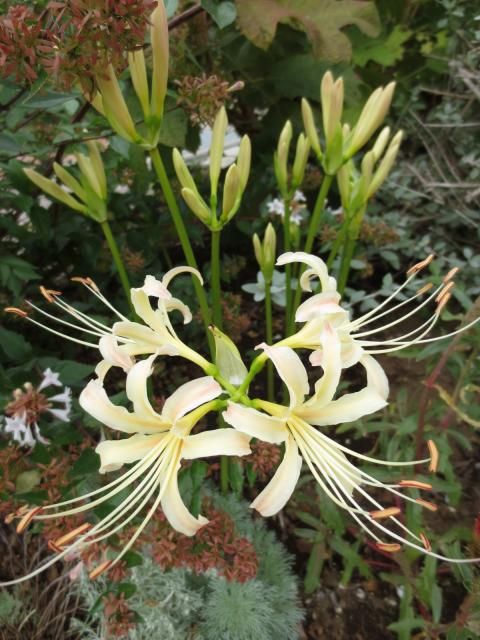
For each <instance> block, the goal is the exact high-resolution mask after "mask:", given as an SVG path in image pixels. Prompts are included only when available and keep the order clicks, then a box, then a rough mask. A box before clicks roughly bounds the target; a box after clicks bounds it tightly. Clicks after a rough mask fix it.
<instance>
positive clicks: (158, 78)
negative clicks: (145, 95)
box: [150, 0, 169, 120]
mask: <svg viewBox="0 0 480 640" xmlns="http://www.w3.org/2000/svg"><path fill="white" fill-rule="evenodd" d="M150 22H151V25H152V26H151V29H150V41H151V44H152V63H153V68H152V98H151V113H152V116H154V117H155V118H157V119H158V120H161V119H162V116H163V105H164V102H165V96H166V94H167V83H168V61H169V48H168V20H167V12H166V11H165V5H164V3H163V0H158V1H157V6H156V7H155V9H154V10H153V12H152V15H151V16H150Z"/></svg>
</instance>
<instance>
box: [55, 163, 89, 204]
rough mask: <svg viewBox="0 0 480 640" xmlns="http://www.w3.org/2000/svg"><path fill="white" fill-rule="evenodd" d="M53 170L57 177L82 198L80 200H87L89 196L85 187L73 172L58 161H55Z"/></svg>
mask: <svg viewBox="0 0 480 640" xmlns="http://www.w3.org/2000/svg"><path fill="white" fill-rule="evenodd" d="M53 170H54V172H55V175H56V176H57V178H58V179H59V180H61V181H62V182H63V184H65V185H66V186H67V187H68V188H69V189H71V190H72V191H73V193H74V194H75V195H76V196H77V198H80V200H82V201H83V202H85V200H86V197H87V196H86V193H85V189H84V188H83V187H82V185H81V184H80V183H79V181H78V180H77V179H76V178H74V177H73V176H72V174H71V173H69V172H68V171H67V170H66V169H64V168H63V167H62V165H61V164H59V163H58V162H54V163H53Z"/></svg>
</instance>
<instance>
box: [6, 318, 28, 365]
mask: <svg viewBox="0 0 480 640" xmlns="http://www.w3.org/2000/svg"><path fill="white" fill-rule="evenodd" d="M0 349H1V350H2V351H4V352H5V355H6V356H7V357H8V358H10V360H14V361H15V362H20V361H21V360H25V359H26V358H27V357H28V356H29V355H30V354H31V351H32V347H31V345H30V344H29V343H28V342H27V341H26V340H25V338H24V337H23V336H22V335H21V334H19V333H14V332H13V331H9V330H8V329H4V328H3V327H0Z"/></svg>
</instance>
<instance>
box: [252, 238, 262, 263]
mask: <svg viewBox="0 0 480 640" xmlns="http://www.w3.org/2000/svg"><path fill="white" fill-rule="evenodd" d="M252 241H253V251H254V253H255V258H256V259H257V262H258V266H259V267H260V270H261V269H262V264H263V247H262V243H261V241H260V238H259V237H258V233H254V234H253V238H252Z"/></svg>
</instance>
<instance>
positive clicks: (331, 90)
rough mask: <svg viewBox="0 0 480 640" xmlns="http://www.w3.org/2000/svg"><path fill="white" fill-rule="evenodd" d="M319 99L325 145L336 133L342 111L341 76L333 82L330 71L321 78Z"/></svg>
mask: <svg viewBox="0 0 480 640" xmlns="http://www.w3.org/2000/svg"><path fill="white" fill-rule="evenodd" d="M320 101H321V103H322V117H323V130H324V132H325V140H326V144H327V146H328V145H329V144H330V142H331V140H332V138H333V137H334V136H335V134H336V128H337V125H338V124H339V123H340V120H341V117H342V112H343V78H338V79H337V80H336V81H335V82H334V81H333V76H332V74H331V73H330V71H327V73H325V75H324V76H323V78H322V83H321V87H320Z"/></svg>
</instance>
